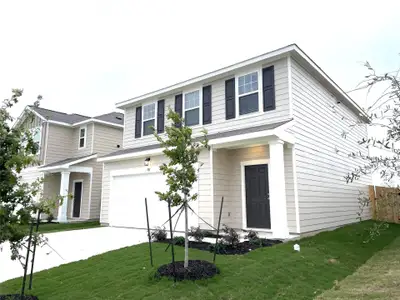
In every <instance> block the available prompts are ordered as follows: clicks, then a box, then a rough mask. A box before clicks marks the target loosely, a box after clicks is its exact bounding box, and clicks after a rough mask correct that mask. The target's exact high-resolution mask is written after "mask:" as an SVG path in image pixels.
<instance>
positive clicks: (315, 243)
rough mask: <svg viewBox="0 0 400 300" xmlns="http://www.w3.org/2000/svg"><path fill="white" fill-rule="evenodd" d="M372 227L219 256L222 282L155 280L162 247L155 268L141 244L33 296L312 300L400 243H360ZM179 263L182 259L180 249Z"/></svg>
mask: <svg viewBox="0 0 400 300" xmlns="http://www.w3.org/2000/svg"><path fill="white" fill-rule="evenodd" d="M371 224H372V222H369V221H368V222H364V223H358V224H355V225H351V226H347V227H344V228H341V229H337V230H335V231H330V232H323V233H321V234H318V235H317V236H314V237H310V238H305V239H302V240H301V241H298V243H299V244H300V245H301V252H300V253H298V252H294V251H293V243H287V244H281V245H277V246H274V247H271V248H263V249H258V250H255V251H253V252H251V253H249V254H247V255H243V256H222V255H221V256H218V257H217V261H216V264H217V266H218V267H219V268H220V270H221V274H219V275H217V276H216V277H214V278H212V279H209V280H204V281H197V282H178V283H177V284H176V285H174V284H173V281H171V280H168V279H162V280H156V279H154V273H155V270H156V267H157V266H160V265H162V264H165V263H168V262H170V259H171V257H170V253H169V252H164V249H165V246H166V245H165V244H153V245H154V247H153V249H154V257H155V258H154V261H155V266H156V267H154V268H151V267H150V264H149V254H148V245H147V244H141V245H137V246H133V247H128V248H124V249H120V250H116V251H112V252H108V253H105V254H103V255H98V256H95V257H92V258H90V259H88V260H84V261H79V262H75V263H71V264H67V265H64V266H61V267H57V268H54V269H51V270H47V271H43V272H39V273H37V274H35V279H34V290H33V291H32V294H35V295H37V296H38V297H39V298H40V300H44V299H52V300H55V299H65V300H66V299H146V300H150V299H191V300H195V299H199V300H200V299H201V300H207V299H213V300H214V299H220V300H222V299H224V300H228V299H307V300H309V299H313V298H314V297H315V296H317V295H318V294H320V293H321V292H323V291H324V290H328V289H330V288H332V287H333V285H334V282H335V280H338V281H340V280H342V279H343V278H345V277H346V276H348V275H350V274H352V273H353V272H354V271H356V270H357V269H358V268H359V267H360V266H361V265H362V264H364V263H365V262H366V261H367V260H368V259H369V258H370V257H372V256H373V255H374V254H375V253H377V252H378V251H380V250H382V249H383V248H384V247H385V246H386V245H388V244H390V243H391V242H392V241H393V240H394V239H395V238H396V237H397V236H399V235H400V226H399V225H391V226H390V227H389V229H387V230H385V231H384V232H382V234H381V235H380V236H379V237H377V239H376V240H374V241H372V242H370V243H367V244H365V243H363V241H364V240H365V238H366V237H367V231H366V229H368V228H369V227H370V226H371ZM176 248H177V259H178V260H182V259H183V248H181V247H176ZM189 255H190V257H191V259H206V260H211V259H212V254H211V253H208V252H204V251H198V250H197V251H196V250H190V253H189ZM20 283H21V280H20V279H16V280H10V281H8V282H5V283H2V284H0V294H2V293H14V292H18V290H19V289H20Z"/></svg>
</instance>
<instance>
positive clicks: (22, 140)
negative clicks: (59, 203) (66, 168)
mask: <svg viewBox="0 0 400 300" xmlns="http://www.w3.org/2000/svg"><path fill="white" fill-rule="evenodd" d="M22 92H23V91H22V90H19V89H14V90H12V96H11V98H10V99H5V100H4V101H3V104H2V106H1V107H0V245H1V244H3V243H4V242H7V241H8V242H9V243H10V247H11V253H12V257H11V258H12V259H17V258H18V259H20V258H21V257H22V256H21V255H20V254H19V250H20V249H21V248H22V245H23V244H24V242H25V239H26V236H27V235H28V226H27V225H28V224H29V223H30V222H31V220H32V215H33V214H35V213H38V211H39V210H40V211H42V212H44V213H46V212H49V211H50V210H51V209H52V208H54V207H55V206H56V201H55V200H54V201H51V200H44V199H41V201H38V200H37V199H38V198H41V189H40V186H41V184H40V183H41V182H40V180H39V179H38V180H36V181H35V182H34V183H32V184H28V183H24V182H22V181H21V176H20V172H21V171H22V170H23V169H24V168H26V167H28V166H32V165H35V164H37V163H38V161H37V155H36V154H37V153H38V150H39V147H38V144H37V143H35V141H34V140H33V135H34V133H33V132H31V131H30V130H28V129H25V128H24V127H23V126H12V123H13V121H14V119H13V118H12V116H11V114H10V112H9V110H10V109H11V108H12V107H13V106H14V105H15V104H16V103H18V99H19V98H20V97H21V96H22ZM40 100H41V96H38V100H37V101H36V102H35V105H36V106H38V105H39V101H40ZM28 117H29V118H30V117H32V116H28ZM34 241H35V242H39V241H40V239H39V238H38V237H36V238H35V239H34Z"/></svg>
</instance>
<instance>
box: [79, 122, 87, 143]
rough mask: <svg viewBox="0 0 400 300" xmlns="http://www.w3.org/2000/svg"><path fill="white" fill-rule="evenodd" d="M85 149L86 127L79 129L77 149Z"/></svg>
mask: <svg viewBox="0 0 400 300" xmlns="http://www.w3.org/2000/svg"><path fill="white" fill-rule="evenodd" d="M85 147H86V127H81V128H79V148H85Z"/></svg>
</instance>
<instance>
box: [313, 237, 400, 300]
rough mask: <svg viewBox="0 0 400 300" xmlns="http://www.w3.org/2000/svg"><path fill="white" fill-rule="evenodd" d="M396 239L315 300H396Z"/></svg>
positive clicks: (399, 256)
mask: <svg viewBox="0 0 400 300" xmlns="http://www.w3.org/2000/svg"><path fill="white" fill-rule="evenodd" d="M399 284H400V237H398V238H397V239H396V240H395V241H394V242H392V243H391V244H390V245H389V246H387V247H386V248H385V249H383V250H382V251H380V252H378V253H377V254H375V255H374V256H373V257H372V258H371V259H370V260H368V261H367V262H366V263H365V264H364V265H362V266H361V267H360V268H359V269H358V270H357V271H356V272H355V273H354V274H352V275H350V276H348V277H346V278H345V279H344V280H343V281H340V282H338V283H337V284H336V285H335V287H334V288H333V289H331V290H329V291H326V292H324V293H323V294H322V295H320V296H319V297H318V300H344V299H353V300H358V299H364V300H367V299H368V300H372V299H376V300H392V299H400V295H399Z"/></svg>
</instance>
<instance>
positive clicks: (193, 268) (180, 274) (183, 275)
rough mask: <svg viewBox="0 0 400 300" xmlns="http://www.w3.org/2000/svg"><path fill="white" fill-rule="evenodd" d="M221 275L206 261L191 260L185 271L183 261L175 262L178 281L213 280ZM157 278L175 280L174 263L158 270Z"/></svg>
mask: <svg viewBox="0 0 400 300" xmlns="http://www.w3.org/2000/svg"><path fill="white" fill-rule="evenodd" d="M216 274H219V270H218V268H217V267H216V266H215V265H214V264H213V263H210V262H208V261H205V260H189V266H188V267H187V268H186V269H185V268H184V266H183V261H176V262H175V276H176V279H177V280H199V279H205V278H211V277H213V276H214V275H216ZM156 276H157V277H159V276H166V277H169V278H171V279H173V278H174V265H173V264H172V263H169V264H166V265H162V266H161V267H159V268H158V270H157V273H156Z"/></svg>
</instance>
